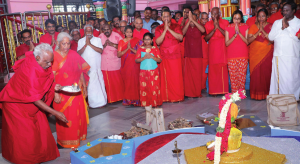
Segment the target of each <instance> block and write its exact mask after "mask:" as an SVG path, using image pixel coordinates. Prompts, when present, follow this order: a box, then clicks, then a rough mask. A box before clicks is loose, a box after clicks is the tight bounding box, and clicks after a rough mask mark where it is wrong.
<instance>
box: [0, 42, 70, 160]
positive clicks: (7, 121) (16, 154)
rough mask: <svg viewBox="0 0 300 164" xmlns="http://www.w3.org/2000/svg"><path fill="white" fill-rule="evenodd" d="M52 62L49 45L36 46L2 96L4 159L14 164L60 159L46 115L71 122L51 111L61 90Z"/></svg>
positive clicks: (16, 65)
mask: <svg viewBox="0 0 300 164" xmlns="http://www.w3.org/2000/svg"><path fill="white" fill-rule="evenodd" d="M52 61H53V50H52V47H51V46H50V45H48V44H40V45H38V46H36V47H35V49H34V52H33V53H32V51H29V52H27V53H26V57H25V58H24V59H21V60H18V61H17V62H16V63H15V65H14V71H15V75H14V76H13V77H12V78H11V79H10V80H9V82H8V84H7V85H6V86H5V88H4V89H3V90H2V91H1V93H0V97H1V99H0V103H1V104H0V106H1V109H2V112H3V118H2V123H3V124H2V136H1V137H2V143H1V144H2V156H3V157H4V158H5V159H7V160H8V161H10V162H12V163H17V164H33V163H42V162H46V161H50V160H54V159H56V158H57V157H59V152H58V149H57V146H56V142H55V140H54V138H53V135H52V133H51V130H50V127H49V123H48V120H47V116H46V113H50V114H52V115H54V116H56V119H59V120H61V121H63V122H65V123H67V122H68V120H67V119H66V117H65V115H64V114H63V113H61V112H59V111H56V110H54V109H52V108H51V107H49V105H50V104H51V102H52V101H53V98H54V91H55V90H56V91H58V90H59V89H60V88H61V86H60V85H58V84H55V83H54V75H53V73H52V69H51V65H52ZM24 84H25V85H24ZM56 98H58V97H56Z"/></svg>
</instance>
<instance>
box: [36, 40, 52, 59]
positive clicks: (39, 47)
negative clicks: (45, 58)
mask: <svg viewBox="0 0 300 164" xmlns="http://www.w3.org/2000/svg"><path fill="white" fill-rule="evenodd" d="M45 52H51V53H53V49H52V47H51V46H50V45H49V44H47V43H41V44H39V45H37V46H36V47H35V48H34V51H33V55H34V57H37V56H42V54H43V53H45Z"/></svg>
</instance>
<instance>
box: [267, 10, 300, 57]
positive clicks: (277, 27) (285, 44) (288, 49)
mask: <svg viewBox="0 0 300 164" xmlns="http://www.w3.org/2000/svg"><path fill="white" fill-rule="evenodd" d="M282 20H283V19H280V20H277V21H275V22H274V24H273V26H272V29H271V32H270V33H269V39H270V41H274V56H293V57H300V41H299V39H298V37H297V36H296V33H297V32H298V31H299V28H300V19H298V18H297V17H296V16H294V18H293V19H292V20H290V21H288V23H289V27H288V28H285V29H284V30H282V29H281V28H282Z"/></svg>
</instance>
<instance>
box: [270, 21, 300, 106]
mask: <svg viewBox="0 0 300 164" xmlns="http://www.w3.org/2000/svg"><path fill="white" fill-rule="evenodd" d="M288 23H289V27H288V28H285V29H284V30H282V29H281V28H282V19H280V20H277V21H275V22H274V24H273V26H272V29H271V32H270V33H269V39H270V40H271V41H274V54H273V55H274V57H273V60H272V76H271V86H270V94H294V95H295V97H296V99H297V100H299V95H300V41H299V39H298V38H297V37H296V33H297V32H298V31H299V28H300V19H298V18H296V16H295V17H294V18H293V19H292V20H290V21H289V22H288ZM277 63H278V64H277ZM277 65H278V68H277ZM277 69H278V72H277ZM278 75H279V93H278Z"/></svg>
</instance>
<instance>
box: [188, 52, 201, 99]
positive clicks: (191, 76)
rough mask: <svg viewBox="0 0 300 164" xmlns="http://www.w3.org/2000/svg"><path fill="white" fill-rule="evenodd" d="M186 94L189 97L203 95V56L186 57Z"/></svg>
mask: <svg viewBox="0 0 300 164" xmlns="http://www.w3.org/2000/svg"><path fill="white" fill-rule="evenodd" d="M184 60H185V67H184V95H185V96H187V97H202V95H201V90H202V73H203V71H202V69H203V66H202V64H203V61H202V58H189V57H185V59H184Z"/></svg>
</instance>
